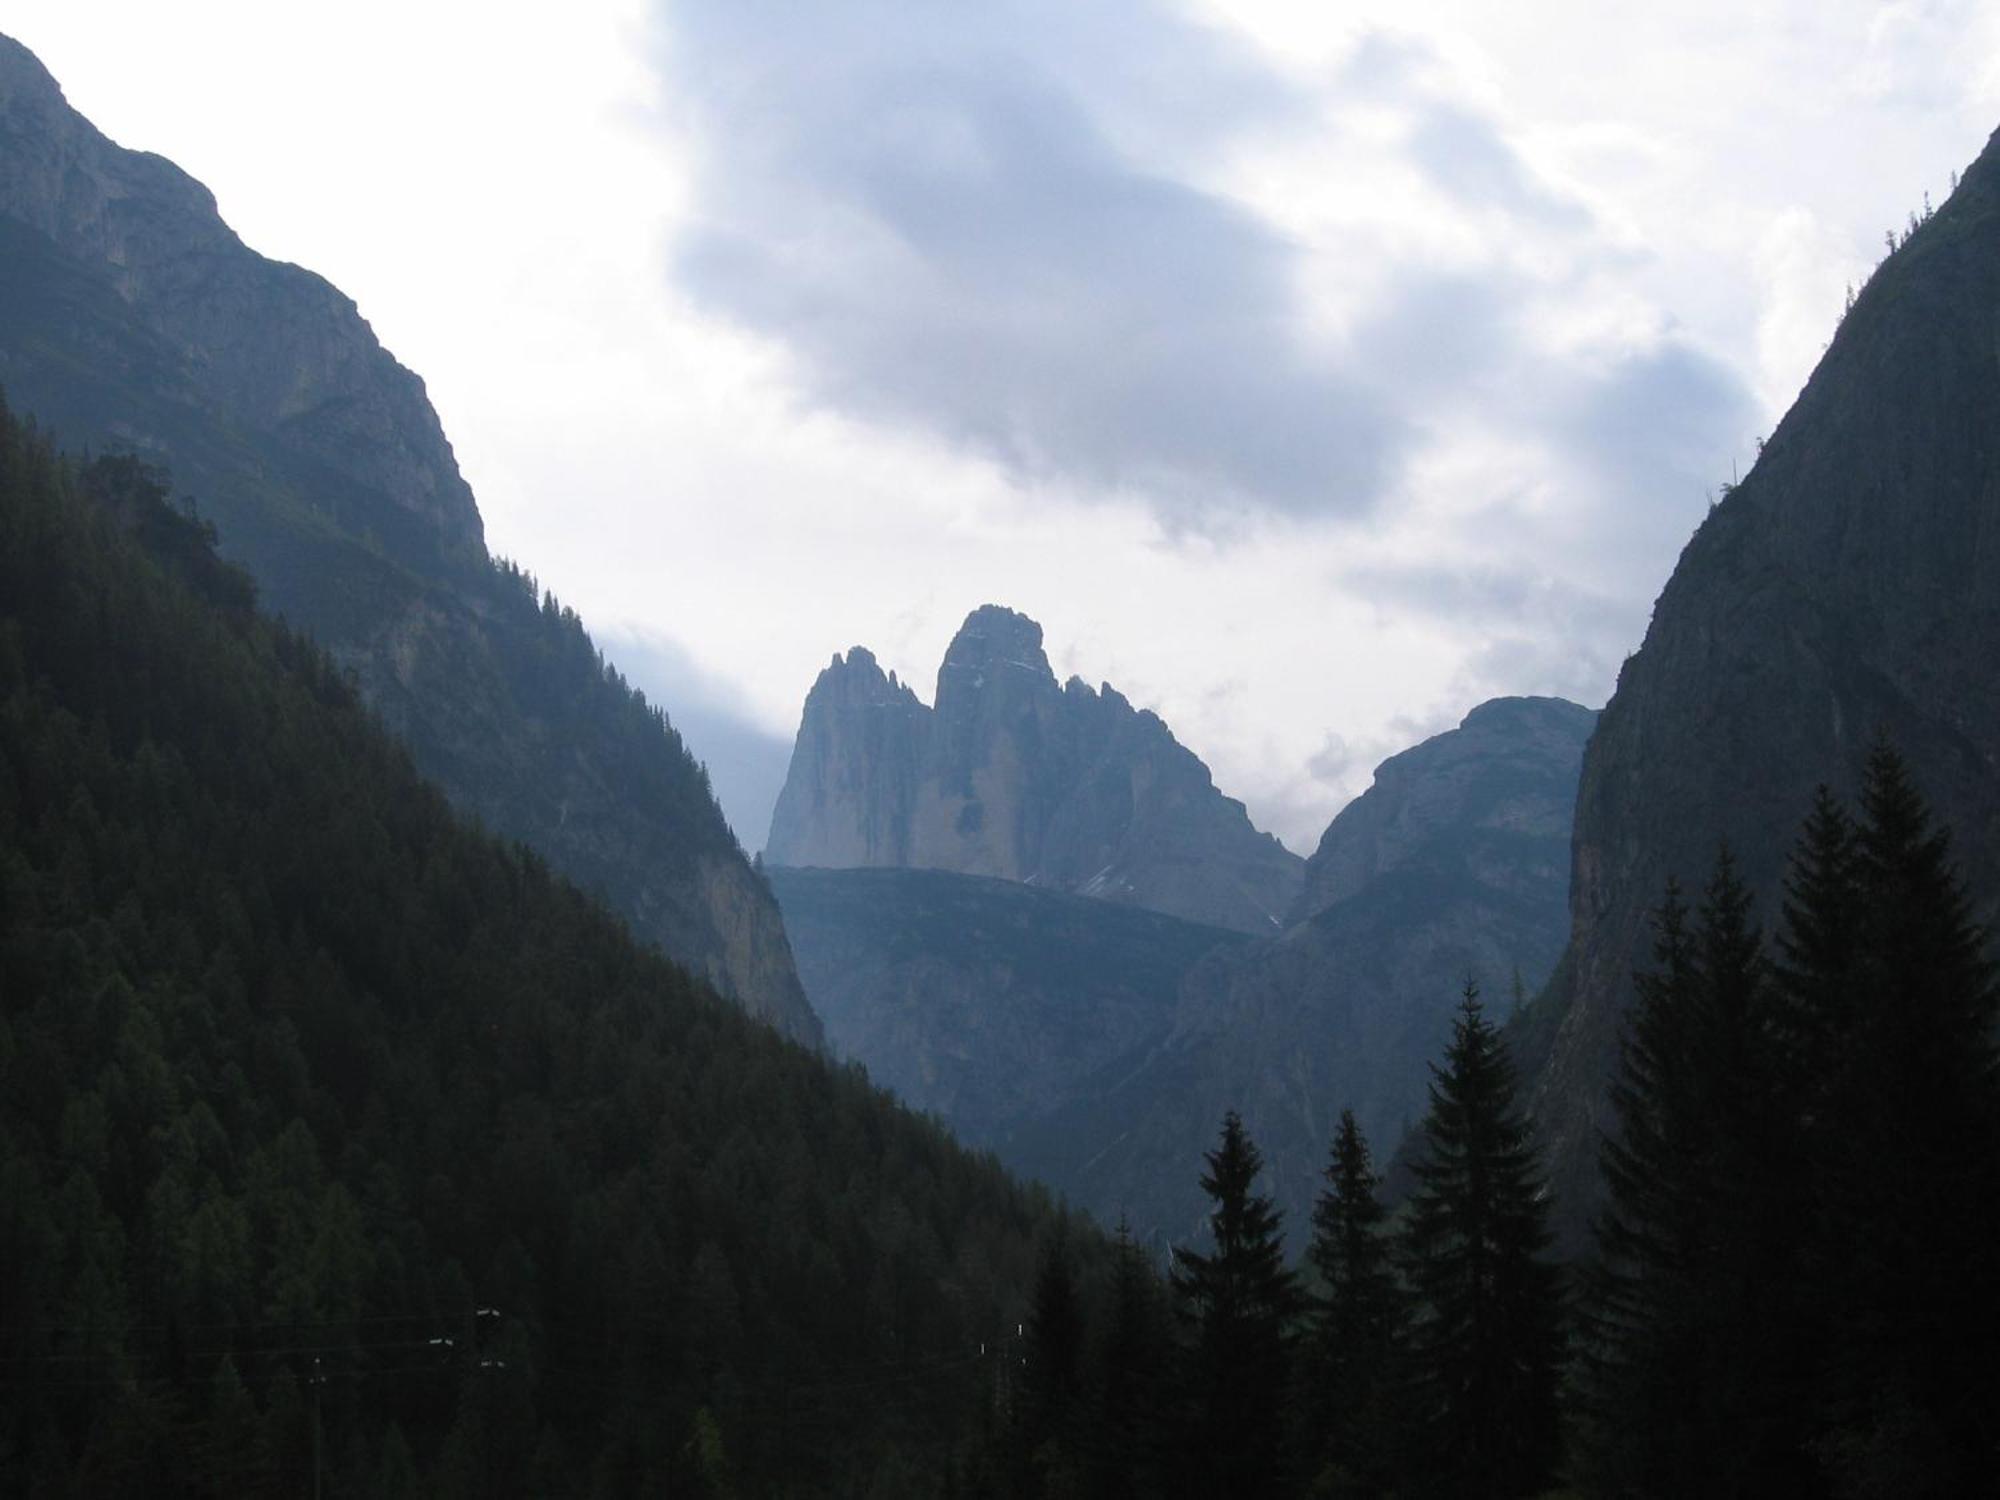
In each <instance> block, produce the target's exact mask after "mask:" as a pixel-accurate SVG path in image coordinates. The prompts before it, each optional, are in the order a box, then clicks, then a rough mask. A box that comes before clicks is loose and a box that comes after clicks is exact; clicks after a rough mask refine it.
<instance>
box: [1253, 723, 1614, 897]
mask: <svg viewBox="0 0 2000 1500" xmlns="http://www.w3.org/2000/svg"><path fill="white" fill-rule="evenodd" d="M1596 722H1597V714H1596V713H1595V712H1594V711H1593V710H1591V709H1588V708H1584V707H1582V706H1581V705H1579V704H1575V703H1571V702H1568V701H1567V700H1565V699H1562V698H1496V699H1493V700H1491V701H1489V702H1486V703H1482V704H1480V705H1479V706H1478V707H1477V708H1475V709H1473V710H1472V711H1471V712H1470V713H1468V714H1467V715H1466V716H1465V718H1464V719H1463V720H1461V721H1460V723H1459V726H1458V727H1457V728H1456V729H1448V730H1446V731H1445V732H1444V733H1442V734H1438V735H1433V736H1432V737H1431V738H1430V739H1427V740H1425V741H1424V742H1423V743H1422V744H1419V745H1414V746H1412V747H1411V748H1410V749H1408V750H1405V751H1403V752H1401V753H1400V754H1398V755H1393V756H1391V757H1390V758H1389V759H1388V760H1385V761H1384V762H1382V764H1381V765H1380V766H1378V767H1376V769H1375V781H1374V785H1372V786H1371V787H1370V788H1369V789H1368V790H1367V791H1366V792H1364V793H1362V794H1361V795H1360V796H1359V797H1357V798H1355V799H1354V801H1352V802H1351V803H1349V804H1348V805H1347V806H1346V807H1345V808H1343V809H1342V810H1341V812H1340V814H1339V816H1337V817H1336V818H1335V819H1334V820H1333V822H1332V823H1330V824H1329V825H1327V829H1326V832H1325V833H1324V834H1322V835H1321V836H1320V842H1319V848H1318V849H1317V850H1315V851H1314V853H1313V856H1312V858H1311V859H1310V860H1308V861H1307V863H1306V878H1305V889H1304V891H1303V892H1302V893H1301V894H1300V897H1299V902H1298V905H1297V906H1296V907H1294V908H1293V911H1292V919H1293V920H1294V921H1304V920H1305V919H1306V918H1308V917H1310V916H1312V915H1313V914H1314V913H1315V912H1319V911H1324V910H1325V909H1326V908H1327V907H1330V906H1332V905H1334V904H1335V903H1337V902H1340V901H1344V900H1346V899H1347V898H1348V897H1350V896H1352V895H1354V894H1355V893H1356V892H1357V891H1359V890H1361V889H1362V888H1363V887H1365V886H1366V885H1368V883H1369V882H1370V881H1373V880H1375V879H1376V878H1377V877H1379V876H1381V875H1384V874H1387V873H1388V872H1390V871H1392V870H1395V869H1397V868H1399V867H1401V866H1403V865H1406V864H1408V863H1409V862H1411V861H1413V860H1418V859H1429V858H1434V857H1435V855H1436V853H1437V840H1438V839H1439V838H1440V837H1447V836H1448V837H1451V838H1455V839H1465V838H1470V837H1474V836H1485V835H1490V836H1494V837H1498V838H1505V837H1508V836H1520V837H1523V838H1527V839H1555V840H1557V841H1563V840H1566V839H1567V838H1568V835H1569V829H1570V819H1571V814H1572V810H1573V808H1574V804H1575V801H1576V781H1577V774H1578V767H1579V766H1580V764H1581V762H1582V759H1583V747H1584V745H1585V743H1586V742H1587V741H1588V740H1589V738H1590V732H1591V729H1592V727H1593V726H1594V725H1595V724H1596Z"/></svg>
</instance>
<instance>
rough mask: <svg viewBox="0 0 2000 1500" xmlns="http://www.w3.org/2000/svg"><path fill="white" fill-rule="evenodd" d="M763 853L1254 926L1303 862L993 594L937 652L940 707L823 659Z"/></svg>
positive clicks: (1277, 918)
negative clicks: (1074, 670) (1071, 672)
mask: <svg viewBox="0 0 2000 1500" xmlns="http://www.w3.org/2000/svg"><path fill="white" fill-rule="evenodd" d="M765 857H766V858H767V859H769V860H770V861H771V862H772V863H774V864H780V865H793V866H824V867H829V868H871V867H910V868H919V869H935V870H949V871H955V872H958V873H961V874H970V875H988V876H993V877H996V878H999V879H1003V880H1015V881H1025V882H1030V883H1033V884H1036V885H1041V886H1046V887H1050V888H1053V889H1056V890H1061V891H1073V892H1077V893H1079V894H1083V895H1090V896H1099V897H1103V898H1105V899H1107V900H1112V901H1117V902H1122V903H1124V904H1127V905H1132V906H1140V907H1145V908H1147V909H1149V910H1154V911H1160V912H1165V913H1168V914H1170V915H1173V916H1179V917H1183V918H1186V919H1188V920H1190V921H1196V922H1204V923H1209V924H1212V925H1216V926H1222V927H1229V928H1234V929H1235V930H1237V931H1242V932H1253V933H1269V932H1273V931H1275V930H1276V929H1277V927H1278V926H1279V924H1280V922H1281V920H1282V918H1283V916H1284V914H1285V913H1286V911H1288V910H1289V909H1290V907H1291V905H1292V903H1293V901H1294V899H1295V897H1296V895H1297V891H1298V885H1299V878H1300V871H1301V868H1302V866H1301V863H1300V861H1299V859H1298V858H1297V856H1295V855H1293V854H1291V853H1290V852H1288V851H1287V850H1286V849H1285V848H1284V846H1283V845H1281V844H1279V843H1278V841H1277V840H1276V839H1274V838H1272V837H1270V836H1269V835H1268V834H1263V833H1259V832H1258V831H1257V830H1256V829H1255V828H1253V827H1252V826H1251V824H1250V819H1249V816H1248V814H1247V813H1246V812H1245V811H1244V808H1243V804H1242V803H1240V802H1237V801H1235V800H1233V799H1231V798H1227V797H1224V796H1223V795H1222V794H1221V793H1220V792H1219V791H1217V790H1216V787H1215V783H1214V781H1213V779H1212V778H1211V777H1210V775H1209V773H1208V768H1207V767H1206V766H1204V765H1203V764H1202V763H1201V761H1200V760H1199V759H1198V758H1197V757H1196V756H1195V755H1193V754H1192V753H1191V752H1190V751H1188V750H1187V749H1186V748H1185V747H1184V746H1182V745H1181V744H1180V743H1179V742H1177V741H1176V740H1175V739H1174V737H1173V735H1172V733H1171V732H1169V730H1168V729H1167V726H1166V725H1165V724H1164V723H1162V722H1161V721H1160V719H1159V718H1158V716H1157V715H1154V714H1152V713H1149V712H1146V711H1144V710H1139V709H1134V708H1133V707H1132V705H1131V704H1130V703H1129V702H1127V701H1126V700H1125V698H1123V697H1122V696H1121V695H1120V694H1118V693H1117V692H1116V691H1115V690H1114V689H1112V688H1111V687H1110V686H1109V685H1108V684H1107V685H1105V686H1104V687H1103V688H1101V689H1099V690H1093V689H1091V688H1089V687H1087V686H1085V685H1084V684H1083V683H1082V682H1081V681H1078V680H1076V679H1071V681H1070V682H1069V683H1068V684H1067V685H1066V686H1065V685H1060V684H1058V683H1057V681H1056V678H1055V674H1054V673H1053V672H1052V671H1051V670H1050V668H1049V662H1048V657H1047V655H1046V654H1045V653H1044V651H1043V649H1042V630H1041V627H1040V626H1039V625H1037V624H1036V623H1035V622H1034V621H1033V620H1030V619H1028V618H1027V617H1026V616H1024V615H1020V614H1017V613H1015V612H1014V611H1012V610H1007V609H1001V608H999V607H997V606H994V605H986V606H983V607H982V608H980V609H977V610H974V611H973V612H972V614H971V615H970V616H968V617H967V619H966V622H965V624H964V626H963V627H962V628H961V629H960V631H959V633H958V635H957V636H956V637H955V638H954V639H953V641H952V643H951V646H950V648H949V649H948V650H947V651H946V653H945V659H944V663H943V665H942V666H941V667H940V668H939V670H938V681H937V694H936V706H935V707H934V708H931V707H926V706H925V705H924V704H923V703H922V702H920V701H919V700H918V699H917V697H916V695H915V693H913V692H912V691H911V690H910V689H909V688H908V687H907V686H906V685H903V684H900V683H898V682H896V681H895V679H894V678H893V677H885V676H884V675H883V673H882V671H881V668H880V667H879V666H878V665H877V664H876V662H875V659H874V657H873V656H872V655H870V654H869V653H868V652H867V651H865V650H863V649H861V648H859V647H857V648H855V649H854V650H853V651H851V652H849V653H848V655H847V656H846V657H845V658H841V657H838V656H836V657H835V658H834V660H833V663H832V664H831V665H830V666H829V667H828V668H827V669H826V671H824V672H822V673H821V674H820V677H819V680H818V681H817V682H816V683H815V684H814V685H813V689H812V692H811V694H810V695H809V696H808V697H807V699H806V707H805V712H804V715H803V717H802V719H801V722H800V726H799V737H798V742H797V745H796V747H795V748H794V750H793V755H792V766H791V772H790V774H789V776H788V777H787V780H786V784H785V788H784V791H783V792H782V793H781V795H780V796H779V799H778V804H777V807H776V809H775V811H774V813H773V815H772V819H771V834H770V838H769V840H768V841H767V842H766V844H765Z"/></svg>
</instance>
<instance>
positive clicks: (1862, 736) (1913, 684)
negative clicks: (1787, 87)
mask: <svg viewBox="0 0 2000 1500" xmlns="http://www.w3.org/2000/svg"><path fill="white" fill-rule="evenodd" d="M1996 662H2000V148H1996V147H1995V145H1993V144H1992V143H1989V144H1988V146H1987V148H1986V151H1985V153H1984V154H1983V155H1982V156H1981V157H1980V159H1979V160H1978V161H1977V162H1976V163H1975V164H1974V165H1973V167H1972V168H1971V169H1970V170H1969V171H1968V172H1967V173H1966V174H1965V177H1964V179H1963V181H1962V182H1961V184H1960V186H1959V188H1958V190H1957V191H1956V192H1955V193H1954V194H1953V195H1952V198H1951V199H1950V201H1949V202H1948V203H1946V204H1945V205H1944V207H1943V208H1941V209H1940V210H1938V212H1937V214H1936V215H1935V216H1934V217H1933V218H1931V219H1930V220H1928V221H1927V222H1925V223H1924V224H1923V225H1922V226H1921V227H1920V228H1918V229H1917V230H1916V231H1915V232H1914V234H1912V235H1911V236H1910V238H1909V239H1908V241H1907V242H1906V243H1905V244H1904V245H1903V246H1902V248H1900V249H1899V250H1897V251H1896V252H1895V253H1894V254H1893V255H1892V256H1891V257H1890V258H1889V259H1888V260H1887V261H1886V262H1885V263H1884V264H1883V265H1882V266H1881V267H1880V268H1879V269H1878V270H1877V271H1876V273H1875V275H1874V277H1873V279H1872V280H1870V282H1869V283H1868V285H1867V286H1866V287H1865V288H1864V289H1863V291H1862V292H1861V294H1860V296H1859V297H1858V299H1857V300H1856V302H1855V304H1854V306H1853V308H1852V310H1851V311H1850V312H1849V313H1848V314H1847V316H1846V318H1845V320H1844V321H1843V322H1842V323H1841V325H1840V327H1839V329H1838V330H1837V331H1836V332H1835V334H1834V336H1833V339H1832V342H1831V344H1830V345H1829V347H1828V350H1827V353H1826V355H1825V357H1824V358H1823V359H1822V360H1821V362H1820V365H1819V368H1818V369H1817V370H1816V371H1815V372H1814V374H1813V377H1812V379H1811V381H1810V382H1809V383H1808V384H1807V386H1806V388H1805V390H1804V391H1803V392H1802V393H1801V395H1800V396H1799V399H1798V401H1797V403H1796V404H1795V405H1794V406H1793V408H1792V410H1791V412H1790V413H1789V414H1788V415H1787V416H1786V417H1785V419H1784V421H1783V422H1782V423H1780V424H1779V426H1778V429H1777V431H1776V432H1775V433H1773V434H1772V436H1771V439H1770V441H1769V442H1768V444H1766V446H1765V448H1764V451H1763V454H1762V456H1761V457H1760V458H1759V460H1758V462H1757V465H1756V467H1755V468H1754V469H1753V470H1752V471H1751V473H1750V474H1749V476H1748V477H1747V478H1746V479H1745V480H1744V481H1743V482H1742V483H1741V484H1740V485H1738V486H1736V488H1735V489H1734V490H1733V491H1732V492H1731V493H1730V494H1729V495H1728V496H1727V498H1725V499H1724V500H1722V502H1721V503H1720V504H1719V505H1717V506H1716V507H1715V509H1714V510H1713V511H1712V512H1711V513H1710V515H1709V516H1708V518H1707V520H1706V522H1705V523H1704V524H1703V525H1702V527H1701V528H1700V530H1698V531H1697V532H1696V533H1695V535H1694V537H1693V539H1692V540H1690V541H1689V543H1688V544H1687V547H1686V549H1685V550H1684V551H1683V553H1682V554H1681V558H1680V561H1679V564H1678V566H1677V567H1676V568H1675V570H1674V573H1673V576H1672V578H1671V579H1670V580H1669V581H1668V583H1667V586H1666V589H1665V591H1664V592H1663V593H1662V594H1661V596H1660V599H1659V601H1658V603H1657V604H1656V605H1655V607H1654V611H1653V619H1652V624H1651V627H1650V628H1649V629H1648V631H1647V633H1646V639H1645V643H1644V645H1643V646H1642V647H1641V648H1640V650H1639V651H1638V653H1637V654H1636V655H1634V656H1633V657H1632V658H1631V659H1630V660H1629V661H1628V662H1627V663H1626V664H1625V668H1624V670H1623V672H1622V673H1621V674H1620V676H1619V682H1618V689H1617V692H1616V694H1615V695H1614V696H1613V698H1612V699H1611V702H1610V704H1609V705H1608V706H1607V707H1606V708H1605V710H1604V715H1603V720H1602V722H1601V724H1600V725H1599V728H1598V731H1597V734H1596V736H1595V738H1593V740H1592V741H1591V745H1590V750H1589V753H1588V754H1587V756H1586V757H1585V760H1584V768H1583V778H1582V785H1581V789H1580V792H1579V795H1578V802H1577V813H1576V836H1575V878H1574V883H1573V886H1572V893H1571V900H1570V910H1571V919H1572V923H1573V928H1574V931H1573V936H1572V939H1571V942H1570V946H1569V949H1568V951H1567V953H1566V954H1565V956H1564V959H1563V962H1562V965H1561V966H1560V968H1559V970H1558V973H1557V976H1556V979H1555V981H1554V983H1552V985H1551V986H1550V990H1549V993H1548V995H1547V996H1546V997H1545V999H1544V1000H1543V1002H1542V1003H1540V1004H1538V1005H1537V1006H1535V1007H1533V1008H1532V1010H1531V1012H1530V1014H1529V1016H1528V1017H1526V1018H1525V1020H1524V1023H1523V1024H1522V1025H1521V1026H1519V1027H1517V1028H1516V1042H1517V1045H1518V1047H1519V1049H1520V1051H1521V1054H1522V1057H1523V1060H1524V1062H1525V1063H1526V1064H1527V1065H1528V1067H1529V1068H1530V1069H1531V1070H1532V1072H1533V1074H1534V1078H1535V1083H1534V1088H1533V1094H1532V1101H1533V1107H1534V1109H1535V1112H1536V1117H1537V1120H1538V1121H1539V1123H1540V1126H1541V1128H1542V1130H1543V1132H1544V1135H1545V1137H1546V1139H1547V1141H1548V1143H1549V1145H1550V1147H1551V1150H1552V1152H1553V1160H1554V1166H1555V1172H1556V1181H1557V1186H1558V1188H1559V1190H1560V1191H1561V1194H1562V1197H1563V1202H1564V1205H1565V1210H1566V1212H1565V1222H1566V1225H1567V1227H1568V1229H1569V1231H1570V1236H1571V1240H1572V1243H1574V1244H1580V1243H1581V1239H1582V1236H1581V1226H1582V1225H1583V1223H1584V1222H1585V1220H1586V1218H1587V1215H1588V1212H1589V1209H1590V1206H1591V1204H1592V1203H1593V1202H1594V1201H1595V1198H1596V1195H1597V1192H1598V1188H1597V1183H1596V1168H1595V1157H1596V1143H1597V1138H1598V1132H1599V1131H1600V1130H1601V1129H1603V1128H1604V1127H1605V1126H1606V1125H1607V1124H1608V1123H1609V1121H1608V1111H1607V1108H1606V1105H1605V1082H1606V1079H1607V1076H1608V1073H1609V1070H1610V1068H1611V1066H1612V1063H1613V1059H1614V1057H1615V1054H1616V1048H1617V1042H1618V1035H1619V1030H1620V1025H1621V1022H1622V1019H1623V1017H1624V1014H1625V1012H1626V1009H1627V1007H1628V1005H1629V1003H1630V999H1631V995H1632V972H1633V969H1634V967H1635V966H1643V965H1644V964H1645V963H1646V962H1647V961H1648V955H1649V944H1650V939H1649V933H1648V927H1647V918H1648V913H1649V912H1650V911H1651V910H1652V909H1653V908H1654V907H1656V906H1657V905H1658V903H1659V900H1660V896H1661V891H1662V888H1663V885H1664V883H1665V881H1666V880H1667V879H1668V877H1669V876H1673V877H1677V878H1678V879H1679V880H1680V881H1681V883H1682V884H1683V886H1686V887H1689V888H1690V889H1698V888H1699V886H1700V885H1701V883H1702V882H1703V881H1704V880H1705V879H1706V877H1707V874H1708V872H1709V870H1710V868H1711V866H1712V865H1713V863H1714V860H1715V856H1716V851H1717V848H1718V846H1719V845H1720V844H1721V843H1722V842H1723V841H1725V840H1726V841H1727V842H1728V844H1729V846H1730V848H1731V849H1732V851H1733V852H1734V854H1735V856H1736V858H1737V860H1738V862H1739V865H1740V867H1741V870H1742V872H1743V874H1744V875H1745V877H1746V878H1747V879H1748V880H1749V882H1750V884H1751V885H1752V887H1753V889H1755V890H1756V891H1757V892H1758V893H1759V897H1760V904H1759V916H1760V917H1761V919H1762V920H1763V922H1764V924H1765V927H1766V929H1767V930H1769V929H1770V928H1772V927H1774V926H1775V925H1776V924H1777V922H1778V918H1779V911H1780V901H1781V890H1782V879H1783V871H1784V860H1785V858H1786V854H1787V851H1788V849H1789V848H1790V846H1791V844H1792V841H1793V840H1794V838H1795V837H1796V835H1797V832H1798V829H1799V826H1800V824H1801V822H1802V821H1803V819H1804V818H1805V815H1806V812H1807V809H1808V807H1809V804H1810V801H1811V798H1812V795H1813V791H1814V788H1815V787H1816V786H1817V785H1819V784H1821V783H1824V784H1827V785H1829V786H1831V787H1832V788H1833V789H1834V790H1836V791H1837V792H1841V793H1843V794H1845V793H1850V792H1851V791H1852V790H1853V788H1854V787H1855V786H1856V785H1857V784H1858V780H1859V775H1860V769H1861V766H1862V763H1863V761H1864V759H1865V757H1866V755H1867V752H1868V750H1869V748H1870V746H1871V745H1872V744H1873V743H1874V742H1875V741H1876V740H1877V739H1878V738H1886V739H1887V740H1888V741H1889V742H1890V743H1892V744H1894V745H1895V746H1896V747H1897V748H1898V749H1899V750H1900V751H1901V752H1902V753H1903V755H1904V756H1905V757H1906V758H1907V760H1908V761H1909V763H1910V766H1911V769H1912V771H1913V773H1914V775H1915V778H1916V781H1917V784H1918V785H1919V786H1920V787H1921V788H1922V790H1923V791H1924V793H1925V795H1926V796H1927V797H1928V799H1929V800H1930V802H1931V804H1932V806H1933V808H1934V809H1935V811H1936V812H1937V813H1938V814H1939V815H1940V817H1941V818H1942V820H1943V821H1945V822H1946V823H1948V824H1949V825H1950V826H1951V828H1952V830H1953V832H1954V836H1955V843H1954V848H1955V851H1956V854H1957V858H1958V861H1959V864H1960V866H1961V868H1962V871H1963V873H1964V874H1965V876H1966V877H1967V878H1968V880H1969V881H1970V883H1971V886H1972V890H1973V893H1974V896H1975V899H1976V904H1977V905H1978V907H1979V908H1980V909H1981V910H1982V911H1983V912H1985V913H1988V914H1990V913H1991V911H1992V906H1993V899H1994V897H1995V895H1996V894H2000V668H1997V667H1996Z"/></svg>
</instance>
